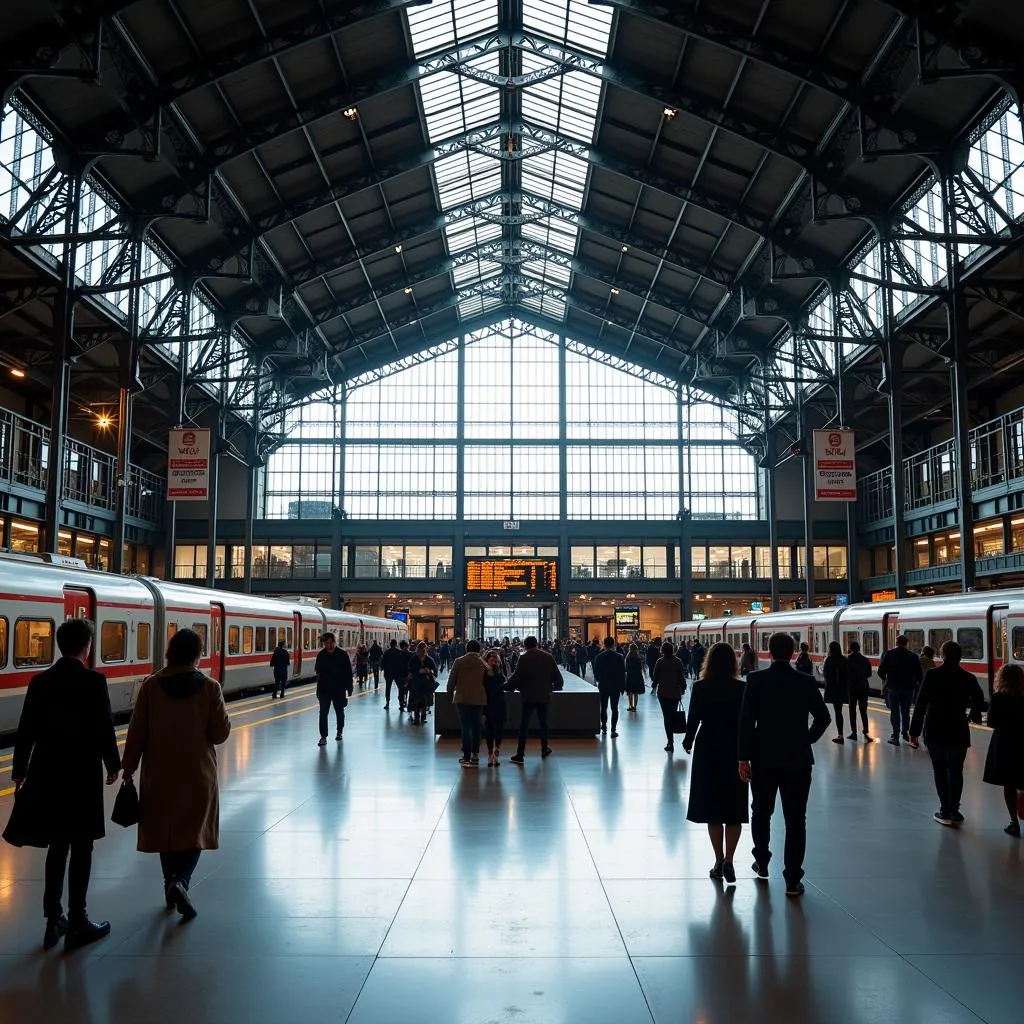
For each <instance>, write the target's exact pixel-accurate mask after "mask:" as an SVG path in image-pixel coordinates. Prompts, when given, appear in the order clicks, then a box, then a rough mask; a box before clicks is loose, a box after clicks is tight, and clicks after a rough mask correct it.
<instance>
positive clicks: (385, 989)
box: [0, 690, 1024, 1024]
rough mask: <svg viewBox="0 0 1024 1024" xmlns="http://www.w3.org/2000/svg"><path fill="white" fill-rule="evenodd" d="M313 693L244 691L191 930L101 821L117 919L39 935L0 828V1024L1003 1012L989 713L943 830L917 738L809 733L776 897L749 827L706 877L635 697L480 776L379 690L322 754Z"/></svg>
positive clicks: (947, 1018)
mask: <svg viewBox="0 0 1024 1024" xmlns="http://www.w3.org/2000/svg"><path fill="white" fill-rule="evenodd" d="M312 704H313V701H312V698H311V697H310V696H309V694H308V691H307V690H303V691H299V692H297V693H295V694H293V695H290V697H289V700H288V701H287V702H286V703H284V704H282V703H281V702H277V703H271V702H269V701H261V702H252V703H250V705H248V708H249V709H250V710H247V709H246V707H244V706H243V707H242V708H240V709H238V711H237V714H236V716H235V732H234V734H233V735H232V737H231V739H230V740H229V742H228V744H227V746H226V748H225V750H224V754H223V757H222V778H223V789H222V804H223V815H222V820H223V836H222V839H223V844H222V849H221V850H220V851H218V852H215V853H209V854H206V855H204V856H203V859H202V861H201V862H200V865H199V870H198V872H197V874H196V884H195V885H194V889H193V892H194V897H195V902H196V905H197V907H198V909H199V912H200V916H199V918H198V919H197V920H196V921H194V922H191V923H189V924H181V923H179V919H178V917H177V915H176V914H173V913H171V914H168V913H166V912H165V911H164V910H163V908H162V894H161V892H160V882H159V870H158V867H157V864H156V859H155V858H154V857H152V856H143V855H141V854H137V853H136V852H135V851H134V839H135V836H134V830H131V831H124V830H122V829H119V828H117V827H116V826H109V834H108V838H107V839H106V840H104V841H103V842H102V843H100V844H99V845H98V847H97V855H96V861H95V871H94V877H93V885H92V889H91V892H90V910H91V912H92V914H93V916H94V917H97V918H104V917H105V918H109V919H110V921H111V923H112V925H113V931H112V934H111V936H110V938H109V939H107V940H106V941H104V942H101V943H98V944H97V945H96V946H93V947H90V948H88V949H86V950H82V951H80V952H78V953H74V954H70V955H64V954H62V953H61V952H60V951H59V950H56V951H54V952H52V953H45V954H44V953H43V952H42V951H41V948H40V944H41V938H42V930H43V921H42V918H41V916H40V914H41V908H40V902H41V888H42V883H41V881H40V879H41V876H42V857H41V856H40V854H39V853H38V852H36V851H23V850H14V849H11V848H10V847H6V846H0V993H2V994H0V1024H8V1022H12V1024H13V1022H16V1021H17V1022H23V1021H30V1020H40V1021H42V1020H53V1021H69V1022H74V1024H79V1022H81V1024H107V1022H110V1024H113V1022H117V1024H129V1022H130V1024H144V1022H154V1024H155V1022H164V1021H166V1022H172V1021H173V1022H176V1024H177V1022H181V1021H188V1022H195V1024H205V1022H218V1024H221V1022H238V1024H243V1022H244V1024H262V1022H269V1024H291V1022H298V1021H310V1022H325V1021H351V1022H353V1024H355V1022H359V1024H365V1022H372V1024H392V1022H394V1024H409V1022H411V1021H416V1022H434V1021H457V1022H462V1021H466V1022H474V1024H476V1022H492V1021H502V1022H505V1021H509V1022H511V1021H515V1022H516V1024H527V1022H543V1024H557V1022H561V1021H565V1022H586V1024H604V1022H609V1024H634V1022H636V1024H640V1022H650V1021H652V1020H654V1021H658V1022H665V1024H670V1022H671V1024H676V1022H681V1021H683V1022H691V1021H702V1022H707V1024H714V1022H729V1024H731V1022H745V1021H758V1022H763V1024H776V1022H778V1024H783V1022H785V1024H800V1022H811V1024H818V1022H821V1024H825V1022H829V1024H846V1022H855V1021H856V1022H865V1024H867V1022H878V1021H890V1020H897V1021H900V1022H922V1024H924V1022H928V1024H954V1022H956V1024H960V1022H969V1021H970V1022H975V1024H976V1022H977V1021H979V1020H983V1021H988V1022H991V1024H1010V1022H1018V1021H1020V1020H1021V1011H1020V1009H1019V1007H1020V1002H1019V984H1020V982H1019V979H1020V978H1021V976H1022V975H1024V953H1022V944H1021V941H1020V935H1021V924H1020V907H1021V897H1022V896H1024V864H1022V850H1024V847H1022V845H1021V841H1020V840H1014V839H1010V838H1008V837H1007V836H1005V835H1004V834H1003V832H1002V826H1003V825H1004V824H1005V820H1004V811H1003V809H1002V804H1001V794H1000V793H999V792H998V791H997V790H994V789H993V788H992V787H988V786H983V785H982V784H981V782H980V771H981V762H982V759H983V757H984V752H985V749H986V745H987V741H988V739H987V734H986V733H984V732H975V733H974V740H975V747H974V749H973V750H972V752H971V754H970V756H969V758H968V762H967V773H968V784H967V791H966V797H965V805H964V813H965V814H966V817H967V822H966V824H965V825H964V826H963V827H962V828H960V829H959V830H956V831H954V830H952V829H944V828H942V827H940V826H939V825H936V824H935V823H934V822H933V821H932V820H931V815H932V812H933V811H934V810H935V798H934V794H933V791H932V785H931V773H930V769H929V762H928V759H927V755H926V753H925V752H924V751H923V750H922V751H918V752H914V751H911V750H910V749H909V748H908V747H906V746H902V747H900V748H898V749H897V748H894V747H891V746H888V745H886V744H885V743H876V744H874V745H872V746H870V747H865V746H863V745H861V744H851V743H847V744H846V745H845V747H837V746H835V745H833V744H832V743H829V742H828V740H827V739H825V740H823V741H822V742H821V743H820V744H819V745H818V749H817V754H818V761H819V765H818V768H817V769H816V773H815V782H814V787H813V791H812V796H811V808H810V842H809V852H808V860H807V870H808V877H807V879H806V881H807V894H806V896H805V897H804V898H803V899H802V900H799V901H794V900H787V899H786V898H785V896H784V894H783V885H782V880H781V877H780V876H779V874H778V873H777V872H778V871H779V870H780V868H779V862H778V861H776V862H775V863H774V864H773V876H772V878H771V881H770V883H769V884H767V885H762V884H759V883H756V882H755V881H754V880H753V878H752V875H751V872H750V870H749V866H750V859H751V858H750V853H749V851H750V843H749V838H748V836H747V835H746V834H744V838H743V841H742V844H741V854H742V855H741V856H740V857H739V858H738V860H737V867H738V874H739V881H738V883H737V885H736V886H735V887H734V888H729V887H722V886H721V885H718V884H716V883H713V882H711V881H710V880H709V879H708V877H707V871H708V868H709V866H710V859H709V848H708V846H707V841H706V836H705V833H704V830H703V828H702V827H700V826H694V825H690V824H688V823H687V822H686V821H685V814H686V800H687V789H688V777H687V773H688V764H687V759H686V757H685V756H683V755H682V754H681V753H679V752H678V751H677V753H676V756H674V757H673V756H669V755H666V754H665V753H663V751H662V749H661V748H662V745H663V743H664V736H663V734H662V732H661V716H660V713H659V711H658V708H657V705H656V703H655V702H654V701H653V700H652V699H651V697H650V696H649V695H645V696H644V697H642V698H641V701H640V710H639V713H638V714H635V715H628V714H625V713H624V714H623V722H622V724H621V726H620V732H621V736H620V737H619V739H617V740H615V741H612V740H610V739H605V740H600V741H597V740H595V741H573V742H560V743H558V744H557V746H556V750H555V754H554V756H553V757H551V758H550V759H548V760H546V761H543V762H542V761H541V759H540V757H539V756H537V755H538V751H537V749H536V745H535V744H531V748H530V750H529V751H528V755H527V763H526V767H525V769H519V768H516V767H515V766H514V765H512V764H510V763H509V762H508V756H509V755H510V754H511V753H513V752H514V746H513V745H512V744H510V743H508V742H506V744H505V748H504V750H503V755H504V759H503V764H502V766H501V767H500V768H498V769H490V770H488V769H485V768H480V769H479V770H475V771H469V770H463V769H460V768H459V766H458V764H457V763H456V760H457V756H458V751H457V747H456V744H454V743H452V742H440V743H435V741H434V739H433V737H432V735H431V734H430V731H429V730H426V729H414V728H411V727H410V725H409V722H408V719H407V718H406V719H403V717H402V716H400V715H399V714H398V712H397V710H396V707H397V705H396V704H393V705H392V710H391V711H390V712H387V713H386V712H385V711H384V710H383V708H382V706H381V705H382V699H381V697H380V696H379V695H377V694H373V693H372V692H371V693H369V694H366V695H360V696H358V697H357V698H356V699H355V700H354V701H353V703H352V706H351V707H350V710H349V716H348V717H349V722H348V727H347V728H346V731H345V739H344V741H343V742H342V743H336V742H335V741H334V740H333V739H331V741H330V743H329V745H328V746H327V748H326V749H318V748H317V746H316V719H315V714H314V713H313V712H312V710H304V709H311V708H312ZM282 716H283V717H282ZM267 719H272V720H270V721H267ZM886 724H887V723H886V721H885V719H884V718H883V717H882V716H881V715H876V717H875V718H874V725H875V729H876V734H877V735H879V736H880V737H881V738H884V736H885V734H886V731H887V730H886V728H885V726H886ZM3 765H6V770H7V771H8V772H9V761H5V762H4V763H3ZM3 765H0V768H2V767H3ZM6 781H7V778H6V777H4V778H0V783H3V782H6ZM112 797H113V791H110V792H109V793H108V800H109V799H112ZM9 806H10V801H9V799H3V800H0V820H6V815H7V812H8V809H9ZM777 845H779V846H780V847H781V843H779V844H777Z"/></svg>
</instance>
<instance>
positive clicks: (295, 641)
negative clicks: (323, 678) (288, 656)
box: [289, 612, 302, 679]
mask: <svg viewBox="0 0 1024 1024" xmlns="http://www.w3.org/2000/svg"><path fill="white" fill-rule="evenodd" d="M289 632H290V633H291V634H292V678H293V679H298V677H299V676H300V675H302V615H301V614H300V613H299V612H292V628H291V630H289Z"/></svg>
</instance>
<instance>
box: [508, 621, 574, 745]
mask: <svg viewBox="0 0 1024 1024" xmlns="http://www.w3.org/2000/svg"><path fill="white" fill-rule="evenodd" d="M523 646H524V647H525V650H524V651H523V654H522V656H521V657H520V659H519V664H518V665H516V670H515V672H513V673H512V678H511V679H509V681H508V685H507V686H506V687H505V688H506V689H507V690H518V691H519V696H520V698H521V699H522V702H523V709H522V714H521V716H520V719H519V745H518V746H517V747H516V752H515V754H514V756H513V757H511V758H510V759H509V760H511V761H512V763H513V764H519V765H521V764H523V760H524V755H525V753H526V733H527V731H528V729H529V728H530V719H531V718H532V717H533V715H534V712H536V714H537V722H538V724H539V725H540V756H541V757H547V756H548V755H549V754H550V753H551V748H550V747H549V746H548V705H549V704H550V703H551V693H552V691H554V690H557V689H558V688H559V687H560V686H561V685H562V679H561V676H560V674H559V672H558V666H557V665H556V664H555V659H554V658H552V657H551V655H550V654H548V652H547V651H542V650H541V649H540V648H539V647H538V646H537V638H536V637H535V636H528V637H527V638H526V639H525V640H524V641H523Z"/></svg>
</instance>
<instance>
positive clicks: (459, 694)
mask: <svg viewBox="0 0 1024 1024" xmlns="http://www.w3.org/2000/svg"><path fill="white" fill-rule="evenodd" d="M486 677H487V665H486V664H485V663H484V659H483V658H481V657H480V641H479V640H470V641H469V643H467V644H466V653H465V654H464V655H463V656H462V657H461V658H456V659H455V661H454V662H453V663H452V670H451V672H449V674H448V686H447V690H448V693H449V694H450V695H451V698H452V704H454V705H455V710H456V712H457V713H458V716H459V728H460V730H461V732H462V757H460V758H459V764H460V765H462V767H463V768H476V767H478V766H479V764H480V725H481V719H482V716H483V710H484V708H485V707H486V706H487V687H486V686H485V685H484V680H485V678H486Z"/></svg>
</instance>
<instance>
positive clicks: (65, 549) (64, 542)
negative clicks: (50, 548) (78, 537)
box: [57, 530, 71, 555]
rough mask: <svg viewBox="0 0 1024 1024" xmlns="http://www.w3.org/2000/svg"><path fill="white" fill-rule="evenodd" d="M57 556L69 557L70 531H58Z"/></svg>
mask: <svg viewBox="0 0 1024 1024" xmlns="http://www.w3.org/2000/svg"><path fill="white" fill-rule="evenodd" d="M57 554H58V555H70V554H71V531H70V530H59V531H58V533H57Z"/></svg>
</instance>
